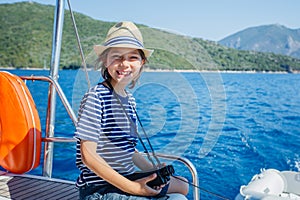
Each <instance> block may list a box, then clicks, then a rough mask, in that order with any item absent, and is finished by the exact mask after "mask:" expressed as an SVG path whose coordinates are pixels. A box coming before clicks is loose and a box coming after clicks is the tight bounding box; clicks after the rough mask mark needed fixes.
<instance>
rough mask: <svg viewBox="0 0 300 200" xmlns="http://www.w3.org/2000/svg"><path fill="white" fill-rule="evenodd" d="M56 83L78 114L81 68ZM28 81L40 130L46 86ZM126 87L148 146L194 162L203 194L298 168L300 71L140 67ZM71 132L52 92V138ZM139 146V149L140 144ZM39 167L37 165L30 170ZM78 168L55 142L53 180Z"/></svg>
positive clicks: (95, 76)
mask: <svg viewBox="0 0 300 200" xmlns="http://www.w3.org/2000/svg"><path fill="white" fill-rule="evenodd" d="M10 72H12V73H14V74H17V75H32V74H34V75H46V76H48V74H49V72H48V71H43V70H36V71H33V70H10ZM89 77H90V81H91V85H94V84H96V83H97V82H99V81H101V76H100V74H99V72H90V73H89ZM58 82H59V84H60V85H61V87H62V89H63V91H64V93H65V94H66V96H67V99H68V100H69V102H70V104H71V106H72V109H73V110H74V112H75V113H76V114H77V110H78V106H79V103H80V99H81V98H82V96H83V94H84V93H85V92H86V90H87V88H88V84H87V81H86V79H85V74H84V72H82V71H60V75H59V79H58ZM27 85H28V87H29V89H30V91H31V93H32V95H33V97H34V99H35V102H36V105H37V109H38V111H39V114H40V118H41V123H42V126H43V132H45V118H46V110H47V92H48V91H47V90H48V83H46V82H39V81H35V82H31V81H27ZM130 91H131V92H132V93H133V95H134V96H135V98H136V102H137V112H138V115H139V117H140V119H141V121H142V124H143V127H144V129H145V131H146V133H147V135H148V137H149V138H150V141H151V144H152V146H153V148H154V150H155V151H156V152H159V153H166V154H171V155H177V156H183V157H186V158H187V159H189V160H190V161H191V162H192V163H193V164H194V166H195V167H196V169H197V172H198V177H199V180H198V181H199V185H200V187H201V188H203V190H200V192H201V199H219V198H218V197H215V196H213V195H211V194H210V193H208V192H206V190H207V191H210V192H212V193H215V194H218V195H220V196H223V197H225V198H228V199H234V197H235V196H236V195H237V194H238V193H239V188H240V186H241V185H244V184H247V183H248V182H249V181H250V180H251V178H252V176H253V175H255V174H257V173H259V172H260V169H263V168H265V169H268V168H275V169H278V170H293V171H300V166H299V165H300V74H274V73H196V72H190V73H187V72H181V73H179V72H144V73H143V74H142V77H141V79H140V81H139V83H138V84H137V86H136V87H135V88H134V89H131V90H130ZM140 130H141V128H140ZM43 134H44V133H43ZM73 134H74V125H73V122H72V120H70V118H69V116H68V113H67V112H66V110H65V109H64V107H63V105H62V103H61V102H60V100H59V98H58V97H57V109H56V128H55V136H60V137H73ZM141 135H142V137H143V138H144V139H145V136H143V134H142V133H141ZM145 142H146V140H145ZM146 144H147V142H146ZM147 147H148V148H150V147H149V145H147ZM138 149H139V150H140V151H143V149H142V146H141V145H138ZM164 162H167V163H170V161H164ZM170 164H173V165H174V166H175V171H176V174H177V175H182V176H185V177H187V178H188V179H189V180H190V181H191V180H192V177H191V175H190V173H189V171H188V169H187V168H186V167H184V166H183V165H182V164H181V163H179V162H173V163H170ZM41 171H42V163H41V165H40V167H39V168H37V169H35V170H33V171H32V172H31V173H32V174H41ZM78 173H79V171H78V170H77V169H76V166H75V145H74V144H73V143H72V144H68V143H60V144H55V147H54V163H53V177H55V178H63V179H68V180H72V181H75V180H76V178H77V176H78ZM189 199H192V186H191V187H190V194H189Z"/></svg>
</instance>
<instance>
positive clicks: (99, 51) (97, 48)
mask: <svg viewBox="0 0 300 200" xmlns="http://www.w3.org/2000/svg"><path fill="white" fill-rule="evenodd" d="M115 47H119V48H131V49H140V50H142V51H143V52H144V54H145V56H146V58H149V57H150V56H151V54H152V53H153V51H154V50H151V49H145V48H140V47H137V46H134V45H130V44H119V45H113V46H103V45H95V46H94V51H95V52H96V54H97V55H98V56H99V55H101V54H102V53H103V52H104V51H105V50H106V49H109V48H115Z"/></svg>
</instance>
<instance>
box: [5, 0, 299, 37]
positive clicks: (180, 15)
mask: <svg viewBox="0 0 300 200" xmlns="http://www.w3.org/2000/svg"><path fill="white" fill-rule="evenodd" d="M20 1H22V0H0V3H1V4H2V3H14V2H20ZM23 1H24V0H23ZM34 2H38V3H41V4H50V5H55V3H56V0H34ZM70 4H71V6H72V10H73V11H76V12H79V13H82V14H85V15H88V16H90V17H92V18H94V19H98V20H103V21H110V22H119V21H126V20H128V21H133V22H135V23H138V24H144V25H147V26H150V27H153V28H160V29H164V30H167V31H171V32H174V33H177V34H181V35H187V36H191V37H197V38H202V39H206V40H212V41H218V40H221V39H223V38H225V37H227V36H229V35H231V34H234V33H236V32H238V31H241V30H244V29H246V28H249V27H254V26H260V25H269V24H280V25H283V26H286V27H287V28H291V29H299V28H300V12H299V10H300V1H299V0H183V1H178V0H107V1H102V0H70ZM65 5H66V8H68V4H67V3H66V4H65Z"/></svg>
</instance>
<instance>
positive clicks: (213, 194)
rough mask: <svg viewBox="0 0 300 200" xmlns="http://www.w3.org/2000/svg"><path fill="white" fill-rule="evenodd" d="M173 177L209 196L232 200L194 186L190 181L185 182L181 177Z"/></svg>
mask: <svg viewBox="0 0 300 200" xmlns="http://www.w3.org/2000/svg"><path fill="white" fill-rule="evenodd" d="M172 177H173V178H176V179H178V180H180V181H182V182H185V183H187V184H189V185H191V186H193V187H196V188H199V189H200V190H202V191H204V192H207V193H208V194H210V195H212V196H215V197H218V198H220V199H224V200H230V199H228V198H226V197H223V196H221V195H219V194H216V193H214V192H211V191H209V190H206V189H204V188H202V187H199V186H197V185H194V184H193V183H190V182H188V181H185V180H183V179H181V178H179V177H176V176H173V175H172Z"/></svg>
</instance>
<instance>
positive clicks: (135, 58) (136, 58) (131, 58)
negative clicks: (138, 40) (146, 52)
mask: <svg viewBox="0 0 300 200" xmlns="http://www.w3.org/2000/svg"><path fill="white" fill-rule="evenodd" d="M138 59H139V57H138V56H130V60H138Z"/></svg>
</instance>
